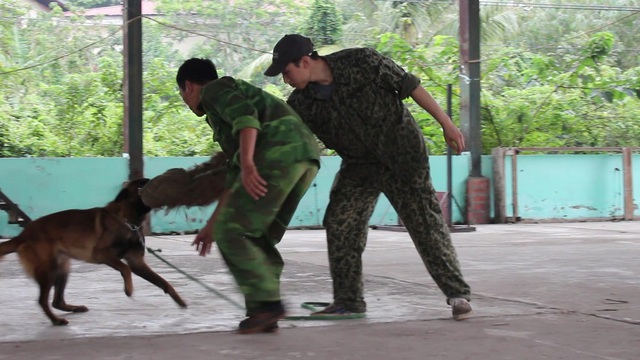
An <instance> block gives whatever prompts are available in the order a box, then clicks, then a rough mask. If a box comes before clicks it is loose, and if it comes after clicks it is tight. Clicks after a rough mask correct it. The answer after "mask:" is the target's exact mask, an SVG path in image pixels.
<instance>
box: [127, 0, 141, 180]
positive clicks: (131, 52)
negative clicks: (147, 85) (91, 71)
mask: <svg viewBox="0 0 640 360" xmlns="http://www.w3.org/2000/svg"><path fill="white" fill-rule="evenodd" d="M123 13H124V14H123V15H124V79H123V93H124V123H123V128H124V129H123V130H124V149H123V153H124V156H128V157H129V179H130V180H133V179H137V178H141V177H143V176H144V172H143V159H142V18H141V17H140V16H141V14H142V2H141V1H140V0H124V9H123Z"/></svg>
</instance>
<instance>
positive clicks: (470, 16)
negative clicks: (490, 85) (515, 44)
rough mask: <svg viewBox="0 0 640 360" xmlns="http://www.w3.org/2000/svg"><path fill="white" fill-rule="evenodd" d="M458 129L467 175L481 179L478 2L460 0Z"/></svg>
mask: <svg viewBox="0 0 640 360" xmlns="http://www.w3.org/2000/svg"><path fill="white" fill-rule="evenodd" d="M459 6H460V10H459V11H460V29H459V32H460V62H461V64H460V88H461V91H460V97H461V100H460V129H461V130H462V133H463V134H464V137H465V141H466V143H467V148H468V149H469V151H470V152H471V174H470V175H471V176H472V177H479V176H482V167H481V159H482V128H481V123H480V1H479V0H460V3H459Z"/></svg>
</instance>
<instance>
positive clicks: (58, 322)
mask: <svg viewBox="0 0 640 360" xmlns="http://www.w3.org/2000/svg"><path fill="white" fill-rule="evenodd" d="M51 322H52V323H53V325H55V326H62V325H69V321H67V319H63V318H57V319H55V320H51Z"/></svg>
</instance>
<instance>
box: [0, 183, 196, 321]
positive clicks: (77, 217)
mask: <svg viewBox="0 0 640 360" xmlns="http://www.w3.org/2000/svg"><path fill="white" fill-rule="evenodd" d="M148 182H149V179H146V178H142V179H137V180H133V181H130V182H128V183H126V184H125V185H124V186H123V188H122V189H121V190H120V192H119V193H118V195H117V196H116V198H115V199H114V200H113V201H111V202H109V203H108V204H107V205H106V206H105V207H97V208H92V209H84V210H80V209H73V210H65V211H60V212H56V213H53V214H50V215H46V216H43V217H41V218H39V219H37V220H35V221H33V222H31V223H29V224H28V225H27V226H26V227H25V228H24V230H23V231H22V232H21V233H20V234H19V235H18V236H16V237H14V238H12V239H10V240H9V241H5V242H3V243H0V257H2V256H3V255H6V254H10V253H13V252H16V253H17V254H18V257H19V259H20V262H21V263H22V267H23V268H24V270H25V272H26V273H27V274H28V275H29V276H31V277H32V278H33V279H34V280H35V281H36V282H37V283H38V285H39V287H40V296H39V298H38V303H39V304H40V306H41V307H42V310H44V313H45V314H46V315H47V317H49V319H50V320H51V322H52V323H53V325H67V324H68V323H69V322H68V321H67V320H66V319H64V318H61V317H58V316H56V315H54V314H53V312H52V311H51V308H50V307H49V292H50V291H51V288H52V287H53V288H54V295H53V301H52V305H53V307H54V308H56V309H58V310H62V311H67V312H86V311H88V309H87V307H86V306H82V305H69V304H67V303H66V301H65V299H64V290H65V287H66V285H67V279H68V277H69V271H70V259H77V260H82V261H85V262H88V263H92V264H105V265H108V266H110V267H112V268H114V269H116V270H118V271H119V272H120V274H122V277H123V279H124V293H125V294H126V295H127V296H131V294H132V293H133V282H132V280H131V272H133V273H134V274H136V275H138V276H140V277H141V278H143V279H145V280H147V281H149V282H150V283H152V284H154V285H156V286H157V287H159V288H161V289H162V290H164V292H165V293H168V294H169V295H170V296H171V298H173V300H174V301H175V302H176V303H177V304H178V305H180V306H181V307H183V308H185V307H187V304H186V303H185V302H184V301H183V300H182V298H181V297H180V295H178V293H177V292H176V291H175V289H174V288H173V286H171V284H169V283H168V282H167V281H166V280H165V279H163V278H162V277H161V276H160V275H158V274H157V273H156V272H154V271H153V270H152V269H151V268H150V267H149V266H148V265H147V264H146V263H145V261H144V253H145V243H144V237H143V235H142V231H141V226H142V222H143V221H144V219H145V217H146V215H147V214H148V213H149V212H150V211H151V208H150V207H148V206H147V205H145V204H144V203H143V202H142V199H141V198H140V195H139V192H140V189H141V188H142V187H144V185H145V184H146V183H148ZM122 259H124V260H125V261H126V264H125V263H124V262H123V261H122Z"/></svg>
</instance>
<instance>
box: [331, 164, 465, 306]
mask: <svg viewBox="0 0 640 360" xmlns="http://www.w3.org/2000/svg"><path fill="white" fill-rule="evenodd" d="M380 193H384V194H385V196H386V197H387V198H388V199H389V201H390V203H391V205H392V206H393V207H394V209H395V210H396V211H397V213H398V215H399V217H400V218H401V219H402V222H403V224H404V226H405V227H406V229H407V231H408V233H409V235H410V237H411V239H412V240H413V243H414V245H415V247H416V249H417V250H418V253H419V255H420V257H421V259H422V262H423V263H424V265H425V266H426V268H427V271H428V272H429V274H430V275H431V277H432V278H433V280H434V281H435V283H436V284H437V285H438V287H439V288H440V290H441V291H442V292H443V293H444V295H445V296H446V297H447V301H448V300H449V299H450V298H455V297H462V298H466V299H467V300H470V292H471V290H470V288H469V285H467V283H466V282H465V281H464V279H463V277H462V273H461V271H460V266H459V264H458V260H457V256H456V251H455V249H454V247H453V245H452V243H451V236H450V234H449V229H448V226H447V225H446V224H445V221H444V218H443V216H442V210H441V209H440V204H439V203H438V200H437V197H436V192H435V190H434V188H433V186H432V184H431V179H430V175H429V165H428V163H427V164H426V165H424V164H421V165H420V166H418V167H417V168H416V169H415V171H414V172H413V173H411V174H396V173H394V172H392V171H391V170H389V169H388V168H385V167H383V166H381V165H377V164H346V165H345V164H343V167H342V168H341V169H340V171H339V173H338V174H337V175H336V179H335V181H334V184H333V187H332V189H331V195H330V201H329V205H328V207H327V212H326V214H325V217H324V221H323V223H324V226H325V228H326V232H327V243H328V244H327V246H328V252H329V266H330V270H331V277H332V279H333V300H334V304H336V305H338V306H341V307H343V308H345V309H347V310H349V311H352V312H358V313H362V312H366V302H365V300H364V294H363V278H362V253H363V252H364V249H365V246H366V243H367V232H368V228H369V227H368V224H369V219H370V218H371V215H372V213H373V210H374V208H375V205H376V203H377V200H378V197H379V196H380Z"/></svg>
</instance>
